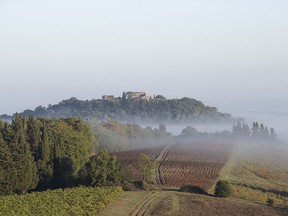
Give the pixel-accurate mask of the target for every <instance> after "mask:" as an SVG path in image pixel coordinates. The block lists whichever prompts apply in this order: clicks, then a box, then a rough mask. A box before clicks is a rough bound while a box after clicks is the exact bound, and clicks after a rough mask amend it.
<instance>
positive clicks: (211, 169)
mask: <svg viewBox="0 0 288 216" xmlns="http://www.w3.org/2000/svg"><path fill="white" fill-rule="evenodd" d="M232 150H233V145H231V144H223V143H217V144H209V143H204V142H203V143H198V142H197V143H190V144H174V145H166V146H159V147H155V148H150V149H143V150H134V151H127V152H120V153H117V154H116V156H117V157H118V159H119V161H120V163H121V164H122V165H123V166H125V165H128V164H133V163H135V160H136V158H137V156H138V155H139V154H140V153H145V154H147V155H149V156H150V157H151V158H150V160H152V161H155V162H156V164H157V165H156V167H155V176H154V177H155V179H154V181H153V182H155V183H156V184H160V185H165V186H173V187H180V186H182V185H185V184H192V185H195V186H199V187H201V188H202V189H204V190H208V189H209V188H211V187H212V186H213V184H214V183H215V181H216V180H217V179H218V177H219V173H220V171H221V169H222V168H223V167H224V165H225V164H226V163H227V161H228V159H229V155H230V154H231V152H232Z"/></svg>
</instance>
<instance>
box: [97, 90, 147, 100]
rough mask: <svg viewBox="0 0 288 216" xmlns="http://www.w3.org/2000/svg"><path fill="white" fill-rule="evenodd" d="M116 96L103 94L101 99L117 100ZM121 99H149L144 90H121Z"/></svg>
mask: <svg viewBox="0 0 288 216" xmlns="http://www.w3.org/2000/svg"><path fill="white" fill-rule="evenodd" d="M117 99H118V98H116V97H114V95H103V96H102V100H104V101H113V100H117ZM122 99H127V100H135V99H138V100H146V101H149V100H150V97H149V96H147V95H146V93H145V92H132V91H129V92H123V95H122Z"/></svg>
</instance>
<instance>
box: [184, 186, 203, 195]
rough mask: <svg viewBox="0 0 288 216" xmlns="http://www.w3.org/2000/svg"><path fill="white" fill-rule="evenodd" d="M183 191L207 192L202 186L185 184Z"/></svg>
mask: <svg viewBox="0 0 288 216" xmlns="http://www.w3.org/2000/svg"><path fill="white" fill-rule="evenodd" d="M180 191H181V192H189V193H196V194H207V192H206V191H204V190H203V189H202V188H200V187H198V186H194V185H183V186H182V187H181V188H180Z"/></svg>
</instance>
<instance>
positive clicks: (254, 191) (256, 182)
mask: <svg viewBox="0 0 288 216" xmlns="http://www.w3.org/2000/svg"><path fill="white" fill-rule="evenodd" d="M287 155H288V150H287V148H285V147H284V146H283V145H281V144H277V143H275V144H274V145H269V144H263V143H241V144H238V145H237V146H236V147H235V151H234V152H233V156H232V157H231V160H230V162H229V164H228V165H227V166H226V167H225V169H224V170H223V171H222V173H221V177H222V178H223V179H226V180H228V181H229V182H230V183H231V184H232V188H233V191H234V196H235V197H238V198H242V199H247V200H250V201H254V202H255V201H256V202H259V203H265V202H266V200H267V199H268V198H272V199H273V200H274V203H275V204H276V205H279V206H288V158H287Z"/></svg>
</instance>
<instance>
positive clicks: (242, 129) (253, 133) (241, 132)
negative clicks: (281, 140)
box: [232, 122, 277, 141]
mask: <svg viewBox="0 0 288 216" xmlns="http://www.w3.org/2000/svg"><path fill="white" fill-rule="evenodd" d="M232 134H233V136H234V137H238V138H247V137H248V138H249V137H251V138H254V139H262V140H270V141H271V140H272V141H275V140H276V137H277V135H276V133H275V130H274V128H271V129H270V131H269V130H268V128H267V126H264V124H263V123H261V124H260V125H259V123H258V122H253V124H252V128H251V130H250V128H249V126H248V125H247V124H246V123H240V122H237V124H234V125H233V127H232Z"/></svg>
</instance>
